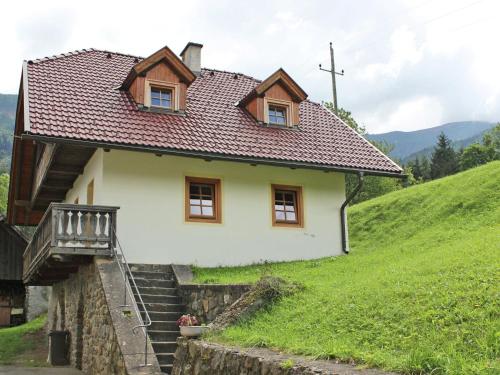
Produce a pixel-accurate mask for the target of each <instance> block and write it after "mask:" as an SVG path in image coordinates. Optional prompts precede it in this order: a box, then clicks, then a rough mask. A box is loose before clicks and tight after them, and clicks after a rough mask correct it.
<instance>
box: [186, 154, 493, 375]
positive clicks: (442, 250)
mask: <svg viewBox="0 0 500 375" xmlns="http://www.w3.org/2000/svg"><path fill="white" fill-rule="evenodd" d="M499 168H500V161H495V162H491V163H489V164H486V165H484V166H481V167H478V168H474V169H470V170H468V171H465V172H462V173H458V174H456V175H453V176H449V177H445V178H441V179H439V180H435V181H432V182H428V183H424V184H420V185H415V186H412V187H410V188H407V189H402V190H398V191H396V192H393V193H389V194H386V195H384V196H381V197H378V198H374V199H371V200H369V201H366V202H362V203H359V204H357V205H355V206H353V207H350V208H349V212H348V219H349V232H350V240H349V242H350V244H351V248H352V251H351V253H350V254H349V255H347V256H342V257H327V258H323V259H315V260H309V261H296V262H282V263H265V264H257V265H250V266H246V267H220V268H195V270H194V271H195V282H210V283H229V284H235V283H249V282H255V281H256V280H258V279H259V278H260V277H262V275H272V276H276V277H281V278H283V279H285V280H288V281H289V282H292V283H296V285H302V286H303V288H304V290H303V291H299V292H296V293H295V294H292V295H291V296H287V295H286V294H285V293H284V292H283V291H282V290H280V289H278V288H277V289H276V290H279V291H280V292H281V293H283V295H285V296H284V297H283V298H282V299H281V300H279V301H278V302H276V303H274V304H273V305H271V306H270V307H268V308H266V309H264V310H262V311H259V312H258V313H256V314H255V315H254V316H251V317H250V318H247V319H245V320H241V321H238V322H237V323H236V325H233V326H230V327H228V328H226V329H225V330H223V331H220V332H218V333H217V334H216V336H215V337H211V338H209V340H213V341H218V342H226V343H228V344H231V345H236V346H247V347H269V348H276V349H278V350H280V351H282V352H292V353H294V354H304V355H308V356H312V357H315V358H318V357H320V358H334V359H339V360H341V361H346V362H350V361H353V360H354V361H355V362H356V363H357V364H360V365H361V364H363V365H364V366H377V367H382V368H384V369H388V370H394V371H397V372H398V373H401V374H435V375H437V374H440V375H444V374H447V375H463V374H484V375H486V374H499V373H500V372H499V371H500V362H498V361H497V360H496V359H497V358H498V327H499V324H500V315H499V314H498V293H499V292H500V290H499V285H498V264H500V263H499V262H500V251H498V233H499V231H500V216H499V207H500V190H499V189H498V186H499V184H500V174H499V173H498V171H499ZM278 293H279V292H278Z"/></svg>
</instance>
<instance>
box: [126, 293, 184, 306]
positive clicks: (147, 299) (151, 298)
mask: <svg viewBox="0 0 500 375" xmlns="http://www.w3.org/2000/svg"><path fill="white" fill-rule="evenodd" d="M134 297H136V298H135V299H136V301H137V298H138V297H137V295H136V294H134ZM141 297H142V301H143V302H144V303H170V304H174V305H177V304H180V303H181V301H182V300H181V298H180V297H178V296H165V295H161V294H143V293H141Z"/></svg>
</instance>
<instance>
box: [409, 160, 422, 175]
mask: <svg viewBox="0 0 500 375" xmlns="http://www.w3.org/2000/svg"><path fill="white" fill-rule="evenodd" d="M408 166H409V167H411V170H412V172H413V176H414V177H415V178H416V179H417V180H420V179H422V168H421V167H420V159H419V158H418V156H416V157H415V160H413V161H411V162H410V163H408Z"/></svg>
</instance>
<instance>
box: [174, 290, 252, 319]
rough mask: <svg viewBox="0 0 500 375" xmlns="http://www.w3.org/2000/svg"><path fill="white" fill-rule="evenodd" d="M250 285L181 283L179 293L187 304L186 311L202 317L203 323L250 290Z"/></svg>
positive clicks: (213, 317)
mask: <svg viewBox="0 0 500 375" xmlns="http://www.w3.org/2000/svg"><path fill="white" fill-rule="evenodd" d="M250 287H251V286H250V285H239V284H236V285H221V284H180V285H179V286H178V293H179V296H180V297H181V298H182V301H183V303H184V304H185V305H186V312H187V313H188V314H192V315H195V316H196V317H198V318H200V319H201V321H202V323H203V324H208V323H210V322H212V321H213V320H214V319H215V317H216V316H217V315H219V314H221V313H222V312H223V311H224V310H225V309H226V308H227V307H229V306H231V305H232V304H233V303H234V302H235V301H236V300H237V299H238V298H240V297H241V295H242V294H243V293H245V292H247V291H249V290H250Z"/></svg>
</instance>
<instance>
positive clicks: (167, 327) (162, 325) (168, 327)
mask: <svg viewBox="0 0 500 375" xmlns="http://www.w3.org/2000/svg"><path fill="white" fill-rule="evenodd" d="M149 329H150V330H153V331H177V332H179V327H178V326H177V322H176V321H175V320H172V321H162V320H152V321H151V325H150V326H149Z"/></svg>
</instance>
